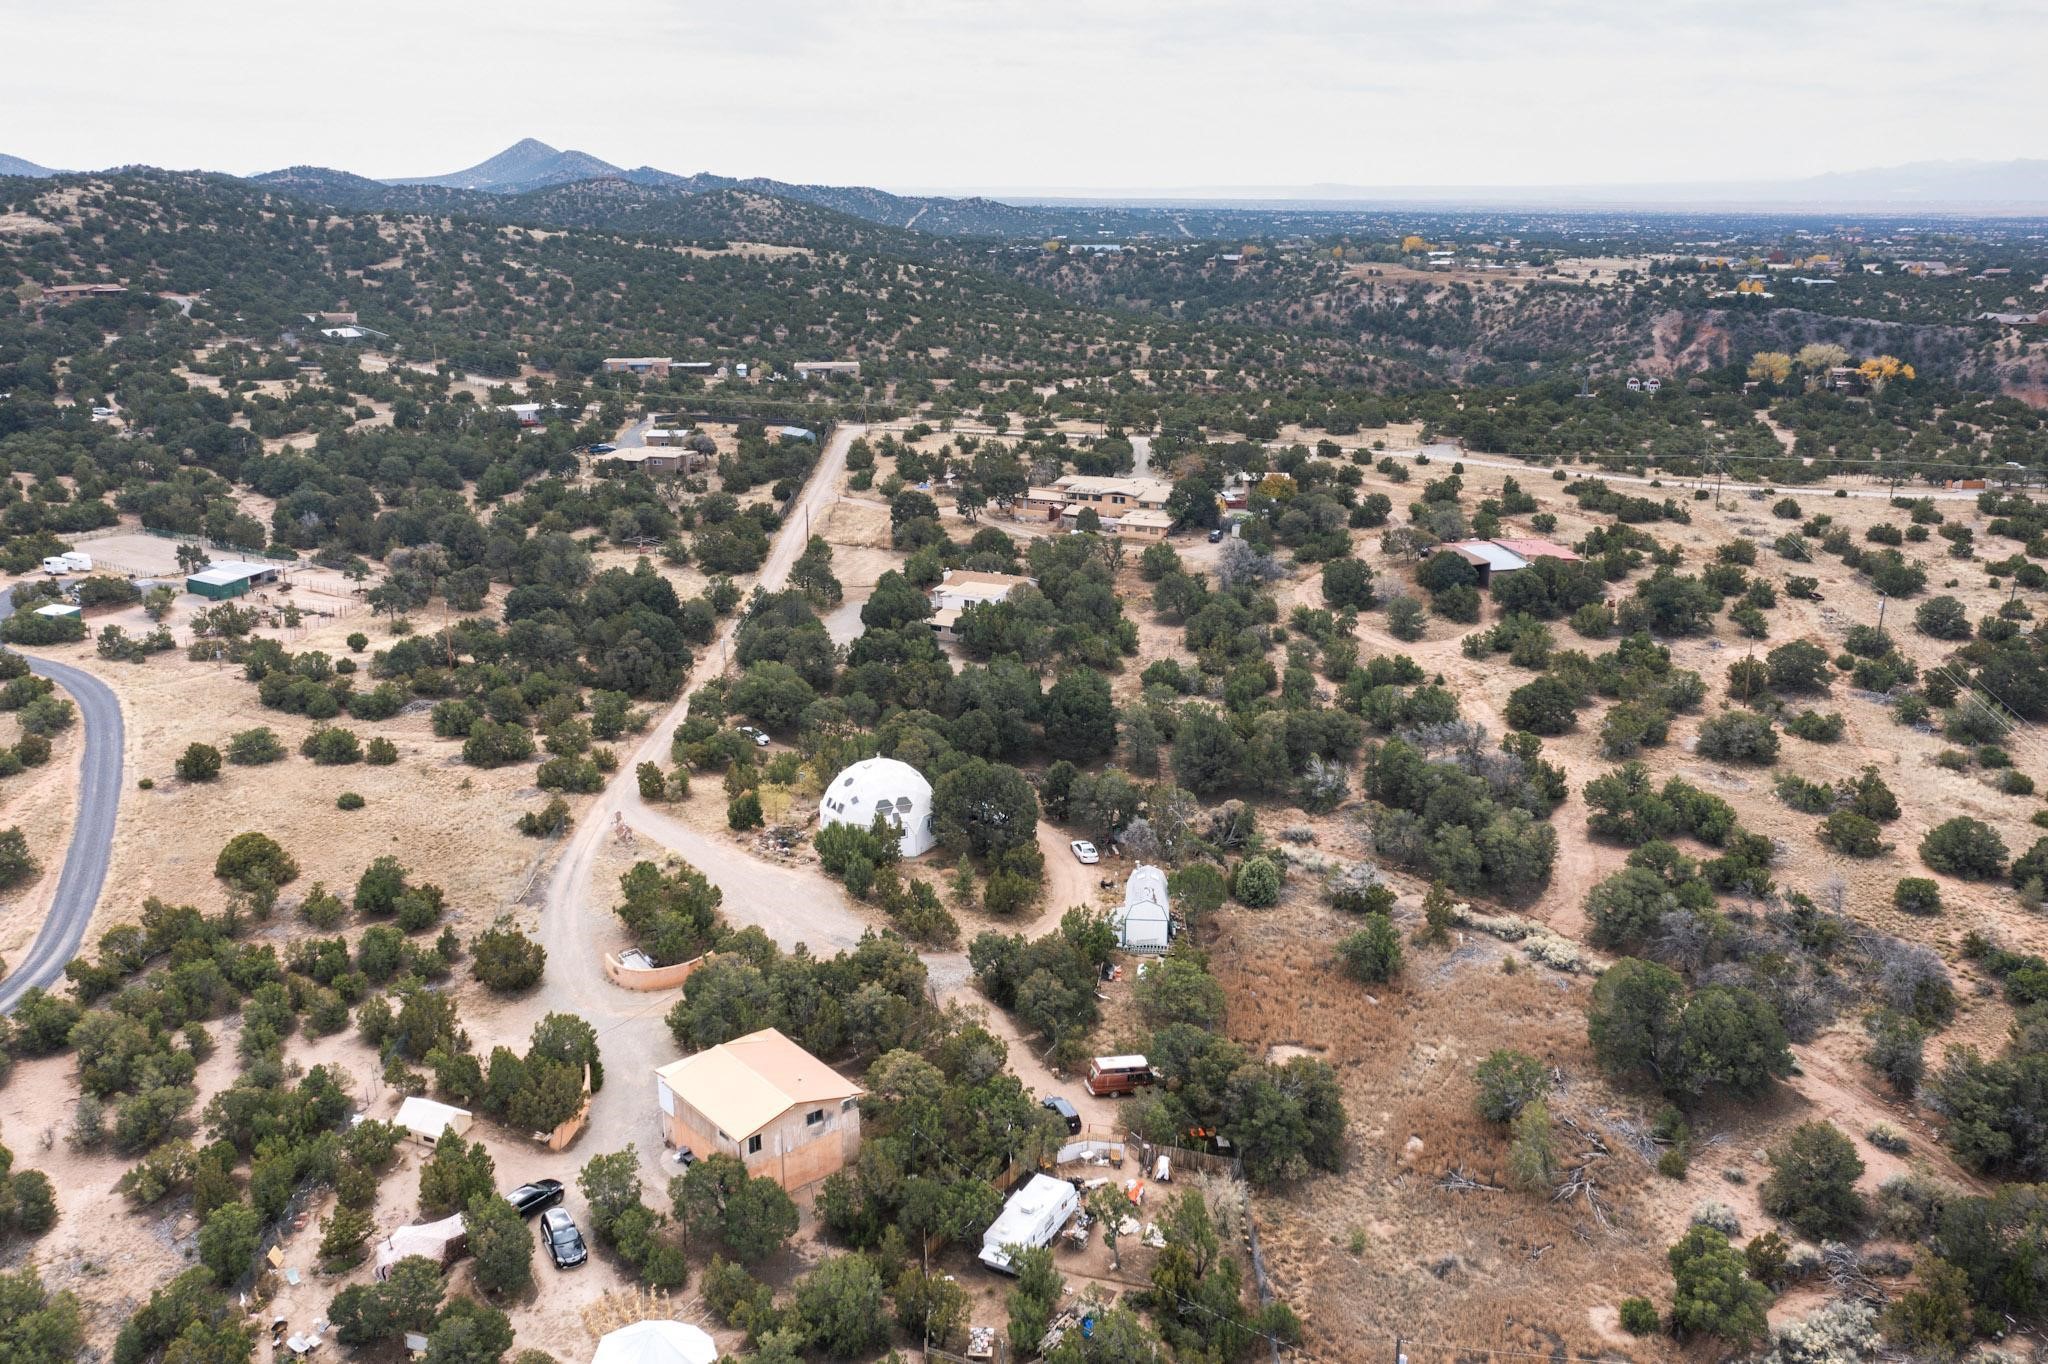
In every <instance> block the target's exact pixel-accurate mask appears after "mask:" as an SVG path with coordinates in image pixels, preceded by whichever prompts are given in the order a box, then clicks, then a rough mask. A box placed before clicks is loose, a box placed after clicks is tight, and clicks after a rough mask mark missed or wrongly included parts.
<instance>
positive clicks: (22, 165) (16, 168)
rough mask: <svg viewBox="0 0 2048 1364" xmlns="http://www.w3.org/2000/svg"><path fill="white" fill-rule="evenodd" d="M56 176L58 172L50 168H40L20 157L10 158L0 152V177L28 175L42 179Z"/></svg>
mask: <svg viewBox="0 0 2048 1364" xmlns="http://www.w3.org/2000/svg"><path fill="white" fill-rule="evenodd" d="M55 174H57V172H56V171H53V170H51V169H50V168H49V167H48V166H38V165H37V164H36V163H35V162H33V161H24V160H22V159H21V158H20V157H18V156H8V155H7V154H6V153H4V152H0V175H26V176H30V177H32V178H35V179H40V178H42V177H43V176H46V175H55Z"/></svg>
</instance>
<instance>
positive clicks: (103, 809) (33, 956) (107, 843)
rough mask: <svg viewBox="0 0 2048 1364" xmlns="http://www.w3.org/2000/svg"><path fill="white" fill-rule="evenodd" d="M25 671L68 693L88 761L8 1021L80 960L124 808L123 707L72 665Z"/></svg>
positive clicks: (14, 973)
mask: <svg viewBox="0 0 2048 1364" xmlns="http://www.w3.org/2000/svg"><path fill="white" fill-rule="evenodd" d="M13 612H14V602H13V600H12V597H11V596H10V595H9V594H8V593H7V592H6V591H5V590H4V589H0V620H4V619H6V618H7V617H8V616H9V615H12V614H13ZM28 666H29V668H30V670H31V671H33V672H34V673H35V674H36V676H38V677H47V678H49V679H50V680H51V681H53V682H55V683H56V684H57V685H58V686H60V687H62V688H63V689H64V690H65V691H68V692H70V693H71V699H72V700H73V701H75V702H77V703H78V713H79V718H80V720H81V721H82V722H83V723H84V725H85V755H84V757H83V758H81V759H80V761H79V769H78V778H79V781H78V815H77V818H76V820H75V822H74V823H73V824H72V826H71V846H70V848H69V849H67V850H66V851H65V854H64V869H63V870H62V871H61V872H59V873H58V874H57V890H56V894H55V895H54V896H52V897H51V900H50V913H49V917H48V918H46V919H44V920H43V927H42V931H41V932H40V933H38V934H36V940H35V942H34V944H33V945H32V946H30V948H29V951H28V955H27V956H26V957H24V958H22V960H21V961H19V962H16V963H15V964H14V969H13V970H11V971H9V972H8V973H7V976H6V978H5V979H4V980H0V1013H11V1012H13V1010H14V1006H15V1005H16V1004H18V1003H20V1002H21V997H22V995H23V994H25V993H27V991H28V990H29V989H30V988H31V987H33V986H37V985H41V986H45V987H47V986H49V985H51V984H53V983H55V982H56V981H58V980H60V979H62V978H63V975H64V967H65V965H66V964H67V963H69V962H70V960H71V959H72V958H73V957H74V956H76V955H78V948H79V945H80V944H81V943H83V942H84V941H85V930H86V928H87V926H88V925H90V924H91V923H92V912H93V909H94V907H95V906H97V905H98V904H99V900H100V887H101V886H102V885H104V884H105V883H106V879H107V855H108V853H109V851H110V850H111V849H112V847H113V843H114V816H115V814H116V813H117V812H118V811H119V810H120V808H121V749H122V742H123V740H122V729H121V703H120V702H119V701H116V700H115V699H114V693H113V692H112V691H111V690H110V689H109V688H108V687H107V684H106V683H104V682H102V681H100V680H99V679H98V678H97V677H94V676H93V675H92V674H91V673H88V672H83V671H81V670H80V669H77V668H74V667H72V666H71V665H70V664H68V663H55V662H51V661H50V660H48V659H42V658H31V659H29V661H28Z"/></svg>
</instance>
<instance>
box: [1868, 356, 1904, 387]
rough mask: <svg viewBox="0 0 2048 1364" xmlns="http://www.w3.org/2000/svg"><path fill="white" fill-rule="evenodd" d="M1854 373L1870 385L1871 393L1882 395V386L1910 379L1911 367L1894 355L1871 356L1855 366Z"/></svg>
mask: <svg viewBox="0 0 2048 1364" xmlns="http://www.w3.org/2000/svg"><path fill="white" fill-rule="evenodd" d="M1856 372H1857V373H1858V374H1861V375H1862V376H1863V381H1864V382H1865V383H1867V384H1869V385H1870V389H1871V392H1873V393H1882V392H1883V391H1884V386H1885V385H1886V384H1888V383H1890V382H1891V381H1892V380H1894V379H1911V378H1912V377H1913V367H1912V366H1911V365H1909V364H1907V363H1906V362H1905V361H1904V360H1901V359H1900V358H1899V357H1898V356H1896V355H1873V356H1871V357H1870V358H1869V359H1868V360H1865V361H1864V362H1863V363H1862V364H1860V365H1858V366H1856Z"/></svg>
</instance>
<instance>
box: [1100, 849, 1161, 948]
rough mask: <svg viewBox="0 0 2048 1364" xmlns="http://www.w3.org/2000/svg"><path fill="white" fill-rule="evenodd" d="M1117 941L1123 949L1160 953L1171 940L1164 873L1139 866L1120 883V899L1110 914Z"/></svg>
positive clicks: (1145, 866) (1149, 867)
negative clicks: (1122, 898)
mask: <svg viewBox="0 0 2048 1364" xmlns="http://www.w3.org/2000/svg"><path fill="white" fill-rule="evenodd" d="M1110 922H1111V923H1112V924H1113V925H1115V927H1116V931H1117V941H1118V943H1119V944H1120V945H1121V946H1122V947H1123V949H1124V950H1125V951H1127V952H1164V951H1165V950H1166V949H1167V947H1168V945H1169V944H1171V942H1172V941H1173V915H1172V912H1171V907H1170V906H1169V904H1168V903H1167V897H1166V873H1165V872H1163V871H1161V870H1159V868H1157V867H1154V866H1150V865H1141V866H1139V867H1137V868H1136V869H1134V870H1133V871H1132V872H1131V875H1130V879H1128V880H1127V881H1125V882H1124V902H1123V904H1122V905H1121V906H1119V907H1118V908H1117V910H1116V911H1115V912H1114V913H1112V914H1111V915H1110Z"/></svg>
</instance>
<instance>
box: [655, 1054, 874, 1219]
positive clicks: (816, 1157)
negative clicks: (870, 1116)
mask: <svg viewBox="0 0 2048 1364" xmlns="http://www.w3.org/2000/svg"><path fill="white" fill-rule="evenodd" d="M861 1094H862V1090H861V1087H860V1086H859V1085H857V1084H855V1083H854V1082H853V1081H851V1080H849V1079H847V1078H845V1077H844V1076H842V1075H840V1074H839V1073H838V1072H837V1071H835V1070H833V1069H832V1068H831V1067H830V1066H828V1065H826V1064H825V1063H824V1062H823V1061H820V1060H819V1059H818V1058H817V1057H815V1056H813V1055H811V1054H810V1053H809V1052H807V1051H805V1050H804V1049H803V1048H802V1047H800V1046H798V1045H797V1044H796V1043H794V1042H792V1041H790V1040H789V1039H788V1038H787V1037H784V1036H783V1035H782V1033H781V1032H779V1031H778V1030H776V1029H774V1028H764V1029H762V1030H761V1031H760V1032H756V1033H749V1034H747V1035H746V1036H745V1037H736V1038H734V1039H733V1040H732V1041H730V1042H725V1043H721V1044H720V1045H718V1046H715V1047H711V1048H708V1049H706V1050H704V1051H700V1052H697V1053H696V1054H695V1055H691V1056H685V1057H683V1058H682V1059H681V1060H680V1061H671V1062H669V1063H668V1064H667V1065H665V1066H660V1067H657V1068H656V1070H655V1072H654V1095H655V1102H656V1103H657V1104H658V1105H659V1106H660V1109H661V1134H662V1140H663V1141H664V1142H665V1143H667V1144H668V1145H669V1146H670V1147H681V1146H687V1147H688V1148H690V1150H691V1151H693V1152H695V1153H696V1154H697V1155H699V1156H708V1155H712V1154H714V1153H716V1154H723V1155H729V1156H737V1157H738V1158H739V1159H740V1161H741V1162H742V1163H743V1164H745V1165H746V1167H747V1172H748V1173H749V1174H752V1175H765V1176H767V1177H768V1178H770V1179H773V1180H774V1181H775V1182H776V1183H778V1184H780V1185H782V1187H783V1188H785V1189H800V1188H802V1187H804V1186H805V1185H807V1184H814V1183H816V1182H817V1181H818V1180H821V1179H823V1178H824V1177H825V1176H826V1175H829V1174H831V1173H832V1172H833V1171H834V1170H837V1169H839V1168H840V1167H841V1166H844V1165H847V1164H850V1163H851V1162H852V1160H853V1158H854V1156H855V1154H856V1153H857V1152H859V1150H860V1096H861Z"/></svg>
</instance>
